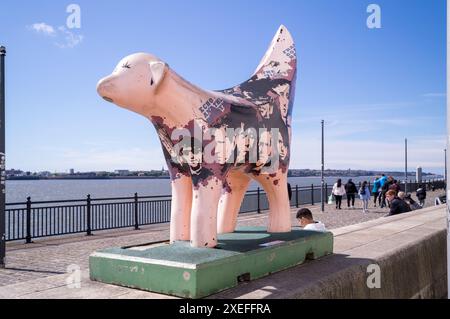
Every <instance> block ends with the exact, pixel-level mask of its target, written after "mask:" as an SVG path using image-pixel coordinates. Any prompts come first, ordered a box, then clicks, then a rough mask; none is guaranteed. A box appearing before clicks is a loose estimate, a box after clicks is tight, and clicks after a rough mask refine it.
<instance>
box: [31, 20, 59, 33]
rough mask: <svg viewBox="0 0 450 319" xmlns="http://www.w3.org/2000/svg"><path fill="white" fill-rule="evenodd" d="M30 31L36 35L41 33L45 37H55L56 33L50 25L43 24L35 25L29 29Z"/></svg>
mask: <svg viewBox="0 0 450 319" xmlns="http://www.w3.org/2000/svg"><path fill="white" fill-rule="evenodd" d="M30 28H31V29H32V30H34V31H36V32H37V33H42V34H44V35H47V36H55V34H56V31H55V28H53V27H52V26H51V25H48V24H46V23H45V22H41V23H35V24H33V25H31V27H30Z"/></svg>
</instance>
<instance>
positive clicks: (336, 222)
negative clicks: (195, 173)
mask: <svg viewBox="0 0 450 319" xmlns="http://www.w3.org/2000/svg"><path fill="white" fill-rule="evenodd" d="M439 194H442V191H441V192H439V191H438V192H435V193H429V196H428V198H429V200H428V202H427V206H432V202H433V199H434V197H435V196H437V195H439ZM357 205H360V203H359V201H357ZM345 206H346V203H344V205H343V207H345ZM303 207H308V208H310V209H311V210H312V211H313V213H314V216H315V218H316V220H321V221H322V222H324V223H325V224H326V225H327V227H328V228H329V229H331V230H333V229H336V228H341V227H344V226H348V225H354V224H359V223H362V222H365V221H369V220H374V219H378V218H380V217H383V216H384V215H385V214H386V213H387V210H386V209H380V208H371V209H370V212H369V213H367V214H363V213H362V211H361V210H360V209H356V208H355V209H350V210H349V209H343V210H340V211H337V210H335V209H334V207H333V206H328V205H327V207H326V212H325V213H321V212H320V211H319V210H320V207H319V205H315V206H303ZM295 212H296V209H293V210H292V220H293V222H294V223H295V222H296V220H295ZM266 223H267V212H264V213H262V214H259V215H258V214H255V213H250V214H242V215H241V216H240V218H239V225H241V226H244V225H253V226H261V225H266ZM168 238H169V225H168V224H161V225H152V226H147V227H143V228H142V229H141V230H139V231H134V230H118V231H108V232H97V233H95V234H94V236H90V237H86V236H84V235H76V236H65V237H61V238H53V239H42V240H36V241H35V242H34V243H33V244H28V245H26V244H23V243H21V242H13V243H8V244H7V260H6V264H7V268H6V269H0V298H8V297H18V296H21V297H25V295H21V294H20V292H21V291H22V292H24V291H27V292H29V291H30V287H33V286H34V285H36V287H40V288H39V289H42V285H43V284H44V283H45V284H46V285H50V287H51V285H52V283H51V282H54V284H55V285H65V280H66V278H67V276H68V274H67V269H68V267H69V266H70V265H76V266H77V267H80V269H81V270H82V273H83V276H84V277H85V279H86V278H87V277H88V257H89V255H90V254H91V253H92V252H93V251H95V250H99V249H103V248H108V247H115V246H116V247H117V246H132V245H139V244H144V243H150V242H155V241H165V240H168ZM109 287H111V286H109ZM36 289H38V288H36ZM112 289H125V288H121V287H115V288H112ZM78 290H80V289H78ZM82 290H83V289H81V290H80V292H79V293H80V296H78V297H89V295H88V294H83V293H82V292H81V291H82ZM125 295H126V296H130V297H133V296H135V297H136V296H143V297H145V296H147V297H150V296H151V295H154V294H150V293H144V292H136V291H130V290H126V293H124V296H125ZM54 297H58V296H56V295H55V296H54ZM73 297H76V296H73ZM100 297H101V296H100Z"/></svg>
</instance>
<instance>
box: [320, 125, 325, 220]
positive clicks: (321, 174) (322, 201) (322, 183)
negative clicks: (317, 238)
mask: <svg viewBox="0 0 450 319" xmlns="http://www.w3.org/2000/svg"><path fill="white" fill-rule="evenodd" d="M324 127H325V121H324V120H322V169H321V172H320V185H321V195H320V199H321V211H322V212H324V211H325V179H324V170H325V138H324V132H325V128H324Z"/></svg>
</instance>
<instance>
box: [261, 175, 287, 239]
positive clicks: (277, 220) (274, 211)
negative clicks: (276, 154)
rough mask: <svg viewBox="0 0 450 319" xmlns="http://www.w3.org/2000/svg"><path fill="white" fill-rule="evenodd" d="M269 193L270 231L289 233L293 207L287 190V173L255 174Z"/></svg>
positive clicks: (268, 227) (268, 228)
mask: <svg viewBox="0 0 450 319" xmlns="http://www.w3.org/2000/svg"><path fill="white" fill-rule="evenodd" d="M254 178H255V179H256V180H257V181H258V182H259V183H260V184H261V185H262V187H263V188H264V190H265V191H266V193H267V199H268V200H269V225H268V226H267V231H268V232H269V233H287V232H290V231H291V227H292V222H291V208H290V204H289V195H288V191H287V174H286V173H282V172H281V171H278V173H277V174H276V176H274V177H271V176H269V175H266V174H261V175H259V176H254Z"/></svg>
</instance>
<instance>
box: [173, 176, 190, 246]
mask: <svg viewBox="0 0 450 319" xmlns="http://www.w3.org/2000/svg"><path fill="white" fill-rule="evenodd" d="M191 206H192V179H191V178H190V177H187V176H182V177H181V178H178V179H175V180H173V181H172V209H171V220H170V242H171V243H173V242H174V241H179V240H190V237H191V232H190V227H191Z"/></svg>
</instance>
